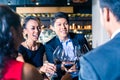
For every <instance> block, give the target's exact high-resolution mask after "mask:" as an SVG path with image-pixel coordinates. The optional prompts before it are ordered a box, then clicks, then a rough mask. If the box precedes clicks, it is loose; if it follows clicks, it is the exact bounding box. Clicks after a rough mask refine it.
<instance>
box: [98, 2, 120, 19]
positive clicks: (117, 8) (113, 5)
mask: <svg viewBox="0 0 120 80" xmlns="http://www.w3.org/2000/svg"><path fill="white" fill-rule="evenodd" d="M100 7H101V8H104V7H106V8H108V9H109V10H110V11H111V12H112V13H113V14H114V15H115V16H116V18H117V20H118V21H120V0H100Z"/></svg>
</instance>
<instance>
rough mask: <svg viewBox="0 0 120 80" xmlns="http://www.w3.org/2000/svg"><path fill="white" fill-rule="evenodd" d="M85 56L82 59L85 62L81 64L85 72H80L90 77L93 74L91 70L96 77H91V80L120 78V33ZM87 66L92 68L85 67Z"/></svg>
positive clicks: (116, 79) (114, 79)
mask: <svg viewBox="0 0 120 80" xmlns="http://www.w3.org/2000/svg"><path fill="white" fill-rule="evenodd" d="M83 58H84V60H80V61H81V63H84V65H81V70H82V71H81V72H84V74H83V73H80V74H79V75H80V76H81V75H82V76H84V77H86V78H90V77H88V76H91V73H90V72H92V74H94V75H92V76H94V78H92V77H91V78H90V80H120V33H118V34H117V35H116V36H115V37H114V38H113V39H111V40H110V41H108V42H107V43H105V44H104V45H102V46H100V47H98V48H96V49H94V50H92V51H90V52H89V53H87V54H86V55H84V56H83ZM87 64H89V66H87ZM85 66H86V67H91V68H89V70H88V68H87V69H83V68H84V67H85ZM83 70H84V71H83ZM86 71H88V72H86ZM82 76H81V78H83V77H82ZM81 78H80V80H82V79H81ZM83 79H84V78H83ZM86 80H89V79H86Z"/></svg>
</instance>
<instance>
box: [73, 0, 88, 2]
mask: <svg viewBox="0 0 120 80" xmlns="http://www.w3.org/2000/svg"><path fill="white" fill-rule="evenodd" d="M72 1H73V3H84V2H87V1H88V0H72Z"/></svg>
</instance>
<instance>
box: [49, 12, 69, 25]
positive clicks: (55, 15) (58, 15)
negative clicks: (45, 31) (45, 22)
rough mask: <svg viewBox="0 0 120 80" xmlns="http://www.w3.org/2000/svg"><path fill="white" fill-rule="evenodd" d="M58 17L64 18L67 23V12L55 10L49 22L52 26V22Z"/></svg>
mask: <svg viewBox="0 0 120 80" xmlns="http://www.w3.org/2000/svg"><path fill="white" fill-rule="evenodd" d="M58 18H65V19H66V20H67V22H68V23H69V18H68V15H67V13H64V12H57V13H55V14H54V16H53V17H52V18H51V19H50V24H51V25H52V26H54V23H55V21H56V19H58Z"/></svg>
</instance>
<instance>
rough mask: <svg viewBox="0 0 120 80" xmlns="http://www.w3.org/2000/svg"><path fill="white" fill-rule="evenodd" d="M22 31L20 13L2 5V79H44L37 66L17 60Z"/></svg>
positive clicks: (0, 34)
mask: <svg viewBox="0 0 120 80" xmlns="http://www.w3.org/2000/svg"><path fill="white" fill-rule="evenodd" d="M21 31H22V30H21V25H20V17H19V15H18V14H16V13H15V12H14V11H12V10H11V9H10V8H9V7H8V6H5V5H0V80H43V79H42V76H41V75H40V74H39V72H38V71H37V70H36V68H35V67H33V66H32V65H30V64H28V63H23V62H19V61H16V60H15V59H16V56H17V49H18V46H19V45H20V43H21V41H22V39H23V38H22V34H21Z"/></svg>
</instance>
